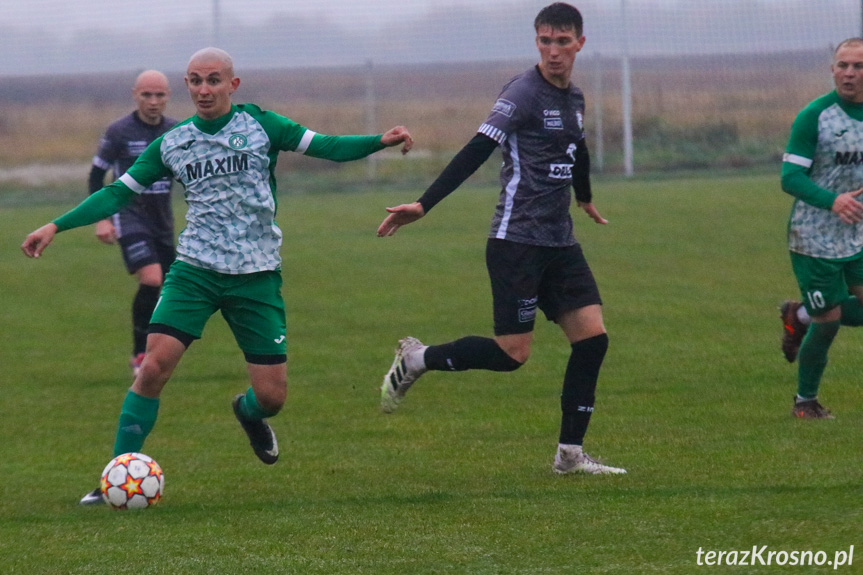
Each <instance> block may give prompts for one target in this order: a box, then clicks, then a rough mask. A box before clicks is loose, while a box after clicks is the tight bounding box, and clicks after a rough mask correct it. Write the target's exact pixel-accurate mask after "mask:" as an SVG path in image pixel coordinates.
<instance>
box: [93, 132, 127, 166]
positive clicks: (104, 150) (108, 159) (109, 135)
mask: <svg viewBox="0 0 863 575" xmlns="http://www.w3.org/2000/svg"><path fill="white" fill-rule="evenodd" d="M115 131H116V130H115V129H114V127H113V126H108V129H107V130H105V133H104V134H102V137H101V138H99V147H98V148H97V149H96V155H95V156H93V165H94V166H96V167H98V168H101V169H102V170H104V171H106V172H107V171H108V170H110V169H111V166H112V165H113V164H114V162H115V161H116V160H117V158H119V157H120V152H121V145H122V144H121V143H120V140H119V138H117V137H116V134H115ZM119 176H120V174H114V177H115V178H116V177H119Z"/></svg>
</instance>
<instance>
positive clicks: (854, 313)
mask: <svg viewBox="0 0 863 575" xmlns="http://www.w3.org/2000/svg"><path fill="white" fill-rule="evenodd" d="M840 307H841V308H842V325H847V326H851V327H858V326H861V325H863V305H861V304H860V300H859V299H857V298H856V297H854V296H853V295H852V296H851V297H849V298H848V299H846V300H845V301H843V302H842V304H841V306H840Z"/></svg>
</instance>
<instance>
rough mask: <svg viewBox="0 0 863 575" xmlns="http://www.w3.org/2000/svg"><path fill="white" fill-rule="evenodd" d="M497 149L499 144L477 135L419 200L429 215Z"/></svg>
mask: <svg viewBox="0 0 863 575" xmlns="http://www.w3.org/2000/svg"><path fill="white" fill-rule="evenodd" d="M496 149H497V142H496V141H494V140H492V139H491V138H489V137H488V136H485V135H483V134H476V135H475V136H474V137H473V138H472V139H471V141H470V142H468V143H467V144H466V145H465V146H464V147H463V148H462V149H461V150H460V151H459V152H458V153H457V154H456V155H455V156H454V157H453V159H452V160H450V163H449V164H447V166H446V168H444V170H443V172H441V174H440V175H439V176H438V177H437V179H436V180H435V181H434V182H432V185H431V186H429V187H428V189H426V191H425V193H423V195H422V196H421V197H420V198H419V199H418V200H417V201H418V202H419V203H420V205H421V206H422V207H423V212H424V213H428V212H429V210H431V209H432V208H433V207H435V206H436V205H437V204H438V203H439V202H440V201H441V200H443V199H444V198H445V197H447V196H448V195H450V194H451V193H452V192H454V191H455V190H456V188H458V187H459V186H460V185H462V183H464V181H465V180H466V179H468V178H469V177H470V176H471V175H472V174H473V173H474V172H475V171H477V169H478V168H479V167H480V166H481V165H483V164H484V163H485V161H486V160H488V158H489V156H491V154H492V152H494V151H495V150H496Z"/></svg>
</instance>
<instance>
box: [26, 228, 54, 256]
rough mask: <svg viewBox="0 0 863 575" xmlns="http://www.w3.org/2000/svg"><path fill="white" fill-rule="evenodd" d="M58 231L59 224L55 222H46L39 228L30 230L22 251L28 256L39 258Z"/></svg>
mask: <svg viewBox="0 0 863 575" xmlns="http://www.w3.org/2000/svg"><path fill="white" fill-rule="evenodd" d="M56 233H57V225H56V224H55V223H54V222H51V223H50V224H45V225H44V226H42V227H41V228H39V229H38V230H36V231H33V232H30V235H28V236H27V238H26V239H25V240H24V243H23V244H21V251H22V252H24V255H26V256H27V257H28V258H38V257H39V256H40V255H42V252H43V251H44V250H45V248H47V247H48V244H50V243H51V241H52V240H53V239H54V235H55V234H56Z"/></svg>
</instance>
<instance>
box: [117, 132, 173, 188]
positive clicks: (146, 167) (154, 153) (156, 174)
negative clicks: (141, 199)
mask: <svg viewBox="0 0 863 575" xmlns="http://www.w3.org/2000/svg"><path fill="white" fill-rule="evenodd" d="M163 139H164V135H162V136H159V137H158V138H156V139H155V140H153V141H152V142H150V145H149V146H147V148H146V149H145V150H144V152H143V153H142V154H141V155H140V156H138V159H137V160H135V163H134V164H132V166H131V167H130V168H129V169H128V170H126V173H125V174H123V175H121V176H120V178H119V179H120V181H122V182H123V183H124V184H125V185H126V186H128V187H129V189H131V190H132V191H133V192H135V193H137V194H140V193H141V192H143V191H144V190H146V189H147V188H149V187H150V186H152V185H153V184H154V183H156V182H158V181H159V180H161V179H163V178H171V177H173V176H174V174H173V172H171V170H170V168H168V167H167V166H166V165H165V164H164V162H163V161H162V140H163Z"/></svg>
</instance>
